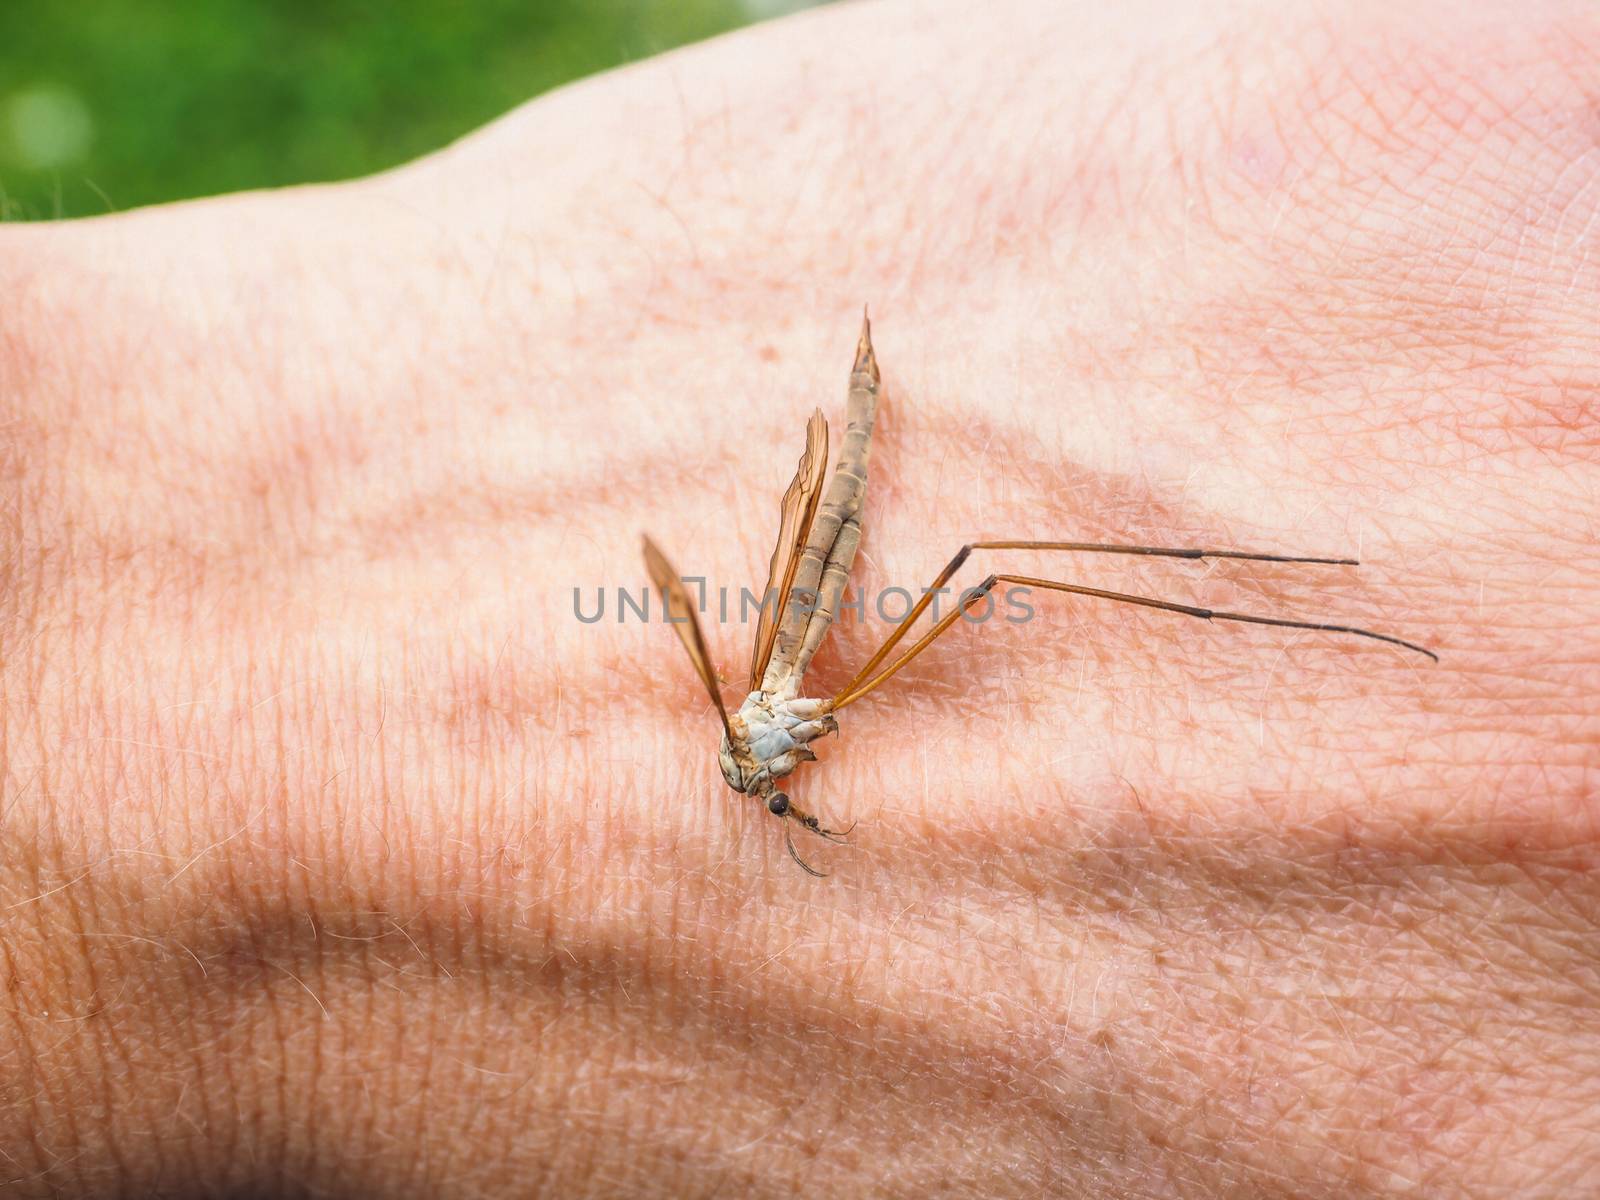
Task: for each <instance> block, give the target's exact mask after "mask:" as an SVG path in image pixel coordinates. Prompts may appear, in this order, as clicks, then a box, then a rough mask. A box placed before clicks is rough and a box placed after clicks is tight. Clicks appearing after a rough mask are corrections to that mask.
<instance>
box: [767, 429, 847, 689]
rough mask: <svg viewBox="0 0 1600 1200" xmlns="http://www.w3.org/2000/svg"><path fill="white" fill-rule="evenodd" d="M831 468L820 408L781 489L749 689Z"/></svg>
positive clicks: (772, 640) (773, 639)
mask: <svg viewBox="0 0 1600 1200" xmlns="http://www.w3.org/2000/svg"><path fill="white" fill-rule="evenodd" d="M827 470H828V422H827V420H826V419H825V418H824V417H823V415H822V410H821V409H820V408H819V409H816V410H814V411H813V412H812V414H811V420H810V421H808V422H806V449H805V453H804V454H802V455H801V456H800V464H799V466H798V467H797V468H796V469H795V473H794V479H793V481H792V482H790V484H789V487H788V490H787V491H785V492H784V493H783V517H782V519H781V520H780V522H779V524H778V541H777V544H776V545H775V546H773V548H772V562H771V563H770V564H769V565H768V567H767V586H766V589H765V590H764V591H763V592H762V593H761V600H762V605H761V621H760V623H759V624H758V625H757V626H756V643H755V646H754V647H753V649H752V650H751V653H750V690H751V691H755V690H756V689H757V688H758V687H760V686H761V677H762V676H763V675H765V674H766V673H767V663H768V661H769V660H770V659H771V658H772V647H773V646H774V645H776V644H777V640H778V626H779V623H780V622H779V618H780V617H781V616H782V615H783V610H784V606H785V605H786V604H787V603H788V601H789V589H790V587H792V586H793V584H794V573H795V570H796V568H798V567H799V565H800V551H801V550H803V549H804V548H805V544H806V539H807V538H808V537H809V536H810V535H811V522H812V519H813V518H814V517H815V516H816V515H817V505H818V504H819V503H821V501H822V477H823V475H825V474H826V473H827ZM772 595H776V597H777V601H776V603H775V604H774V605H772V606H768V605H767V603H766V599H767V597H768V596H772Z"/></svg>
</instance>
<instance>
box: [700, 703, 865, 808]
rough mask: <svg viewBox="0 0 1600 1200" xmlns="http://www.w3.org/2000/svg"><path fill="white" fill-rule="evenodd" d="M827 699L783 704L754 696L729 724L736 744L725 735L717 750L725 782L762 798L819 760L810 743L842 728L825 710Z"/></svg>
mask: <svg viewBox="0 0 1600 1200" xmlns="http://www.w3.org/2000/svg"><path fill="white" fill-rule="evenodd" d="M826 703H827V702H826V701H824V700H806V699H798V698H797V699H789V700H786V699H782V698H780V697H776V696H773V695H771V694H770V693H767V692H751V693H750V694H749V695H748V696H746V697H745V699H744V703H743V704H741V705H740V706H739V711H738V712H737V713H736V714H735V715H734V716H733V717H731V718H730V719H729V723H730V724H731V725H732V726H733V736H734V741H733V744H732V745H730V744H729V742H728V738H727V736H726V735H724V737H723V739H722V746H721V748H720V749H719V750H718V751H717V761H718V763H719V764H720V765H721V767H722V777H723V778H724V779H726V780H727V781H728V786H729V787H731V788H732V789H733V790H734V791H736V792H748V793H750V794H751V795H755V796H761V795H765V794H766V793H767V792H769V791H771V790H772V781H773V780H775V779H782V778H783V777H784V776H785V775H787V774H789V773H790V772H791V771H793V770H794V769H795V768H796V767H798V766H799V765H800V764H801V763H803V762H810V761H812V760H813V759H814V758H816V757H817V756H816V755H815V754H813V753H812V752H811V750H810V749H809V748H808V747H807V746H806V743H807V742H809V741H812V740H813V739H814V738H818V737H821V736H822V735H823V734H825V733H836V732H837V731H838V729H839V723H838V721H836V720H835V719H834V718H833V716H832V715H831V714H829V713H826V712H824V711H823V707H824V705H825V704H826Z"/></svg>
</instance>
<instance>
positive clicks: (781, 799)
mask: <svg viewBox="0 0 1600 1200" xmlns="http://www.w3.org/2000/svg"><path fill="white" fill-rule="evenodd" d="M767 811H768V812H770V813H771V814H772V815H773V816H775V817H781V816H783V814H784V813H786V812H788V811H789V797H787V796H785V795H784V794H783V793H782V792H773V793H772V799H770V800H768V801H767Z"/></svg>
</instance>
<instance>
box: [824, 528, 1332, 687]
mask: <svg viewBox="0 0 1600 1200" xmlns="http://www.w3.org/2000/svg"><path fill="white" fill-rule="evenodd" d="M974 550H1083V551H1088V552H1091V553H1095V554H1139V555H1144V556H1145V557H1148V558H1238V559H1244V560H1245V561H1247V562H1277V563H1317V564H1321V565H1323V566H1333V567H1356V566H1360V565H1361V564H1360V563H1359V562H1357V561H1356V560H1355V559H1353V558H1312V557H1308V556H1305V555H1296V554H1257V553H1255V552H1253V551H1249V550H1199V549H1193V548H1171V547H1166V546H1119V545H1114V544H1110V543H1106V542H1019V541H998V542H968V543H967V544H966V545H965V546H963V547H961V549H960V550H958V551H956V556H955V557H954V558H952V559H951V560H950V562H949V563H948V564H947V565H946V566H945V569H944V570H942V571H940V572H939V577H938V578H937V579H935V580H934V581H933V584H932V586H931V587H928V588H926V589H924V590H923V593H922V599H920V600H918V601H917V602H916V604H914V605H913V606H912V608H911V611H910V612H908V613H907V614H906V619H905V620H903V621H901V622H900V624H899V625H897V626H896V627H895V630H894V632H893V633H891V634H890V635H889V638H888V640H887V641H885V642H884V643H883V645H881V646H879V647H878V652H877V653H876V654H874V655H873V656H872V657H871V658H869V659H868V660H867V662H866V665H865V666H863V667H862V668H861V669H860V670H859V671H857V672H856V673H855V675H854V677H853V678H852V679H851V680H850V682H849V683H847V684H845V685H844V687H842V688H841V689H840V690H839V694H840V695H846V694H848V693H849V692H852V691H854V690H855V689H856V687H857V686H859V685H860V683H861V681H862V680H864V679H867V678H869V677H870V676H871V675H872V672H873V671H874V670H876V669H877V666H878V664H879V663H881V662H882V661H883V660H884V659H886V658H888V657H889V652H890V651H891V650H893V649H894V648H895V647H896V646H898V645H899V644H900V639H901V638H903V637H905V635H906V634H907V632H909V631H910V629H911V626H912V625H914V624H916V621H917V618H918V617H920V616H921V615H922V614H923V613H924V612H925V611H926V610H927V607H928V605H929V604H930V603H932V602H933V597H934V596H935V595H936V594H937V593H938V591H939V589H940V588H942V587H944V585H945V584H947V583H949V582H950V579H951V577H952V576H953V575H954V574H955V573H956V572H957V571H959V570H960V569H961V564H962V563H964V562H966V561H967V556H968V555H970V554H971V553H972V552H973V551H974Z"/></svg>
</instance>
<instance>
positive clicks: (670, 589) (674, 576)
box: [644, 534, 733, 740]
mask: <svg viewBox="0 0 1600 1200" xmlns="http://www.w3.org/2000/svg"><path fill="white" fill-rule="evenodd" d="M644 565H645V567H646V568H647V569H648V570H649V572H650V582H652V583H654V584H655V585H656V587H657V588H658V589H660V592H661V596H662V603H663V604H664V605H665V606H666V612H665V616H666V619H667V622H668V624H670V625H671V626H672V627H673V628H674V629H676V630H677V631H678V638H679V640H681V641H682V642H683V648H684V649H685V650H687V651H688V652H689V661H690V662H692V663H694V669H695V670H696V671H697V672H698V673H699V675H700V682H701V683H703V684H705V685H706V692H707V694H709V695H710V697H711V702H712V703H713V704H715V705H716V706H717V715H718V716H719V717H721V718H722V728H723V731H724V732H726V733H727V734H728V737H729V739H730V740H731V739H732V737H733V733H732V730H730V729H729V727H728V710H727V708H726V707H724V705H723V703H722V694H721V693H720V692H719V691H718V690H717V673H716V672H715V671H714V670H712V668H711V655H710V653H709V652H708V651H707V650H706V638H705V634H704V633H702V632H701V630H700V620H699V618H698V617H696V616H695V611H694V605H693V604H692V603H691V602H690V600H689V594H688V593H687V592H686V591H684V590H683V582H682V580H680V579H679V578H678V573H677V572H676V571H674V570H673V569H672V564H671V563H669V562H668V561H667V558H666V555H664V554H662V553H661V551H660V549H658V548H657V546H656V544H655V543H654V542H652V541H651V540H650V537H649V535H648V534H646V535H645V538H644Z"/></svg>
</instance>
